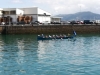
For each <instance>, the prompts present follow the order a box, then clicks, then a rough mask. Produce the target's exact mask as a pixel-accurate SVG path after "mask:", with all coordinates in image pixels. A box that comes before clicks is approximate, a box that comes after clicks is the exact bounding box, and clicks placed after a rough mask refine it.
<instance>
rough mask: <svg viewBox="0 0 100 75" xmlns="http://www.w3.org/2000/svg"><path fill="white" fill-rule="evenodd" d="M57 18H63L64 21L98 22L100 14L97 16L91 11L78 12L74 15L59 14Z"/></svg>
mask: <svg viewBox="0 0 100 75" xmlns="http://www.w3.org/2000/svg"><path fill="white" fill-rule="evenodd" d="M56 16H58V17H62V20H98V19H100V14H96V13H93V12H90V11H85V12H77V13H74V14H59V15H56Z"/></svg>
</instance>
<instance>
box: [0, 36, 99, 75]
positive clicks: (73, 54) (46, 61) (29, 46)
mask: <svg viewBox="0 0 100 75" xmlns="http://www.w3.org/2000/svg"><path fill="white" fill-rule="evenodd" d="M99 45H100V36H99V35H95V36H94V35H88V36H87V35H79V36H77V37H76V40H73V39H72V40H71V39H64V40H45V41H37V40H36V35H0V75H100V72H99V71H100V46H99Z"/></svg>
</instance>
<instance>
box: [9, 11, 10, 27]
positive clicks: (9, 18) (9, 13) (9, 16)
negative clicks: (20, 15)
mask: <svg viewBox="0 0 100 75" xmlns="http://www.w3.org/2000/svg"><path fill="white" fill-rule="evenodd" d="M9 25H10V10H9Z"/></svg>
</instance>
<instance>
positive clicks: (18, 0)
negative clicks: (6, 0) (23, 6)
mask: <svg viewBox="0 0 100 75" xmlns="http://www.w3.org/2000/svg"><path fill="white" fill-rule="evenodd" d="M12 2H13V3H22V1H21V0H13V1H12Z"/></svg>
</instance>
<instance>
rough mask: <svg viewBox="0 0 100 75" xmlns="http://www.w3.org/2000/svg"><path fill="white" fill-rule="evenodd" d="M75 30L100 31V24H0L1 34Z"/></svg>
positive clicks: (70, 31) (50, 32)
mask: <svg viewBox="0 0 100 75" xmlns="http://www.w3.org/2000/svg"><path fill="white" fill-rule="evenodd" d="M73 30H75V31H76V32H77V33H78V34H86V33H100V25H38V26H36V25H35V26H31V25H27V26H21V25H20V26H0V33H1V34H42V33H43V34H57V33H58V34H60V33H72V31H73Z"/></svg>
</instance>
